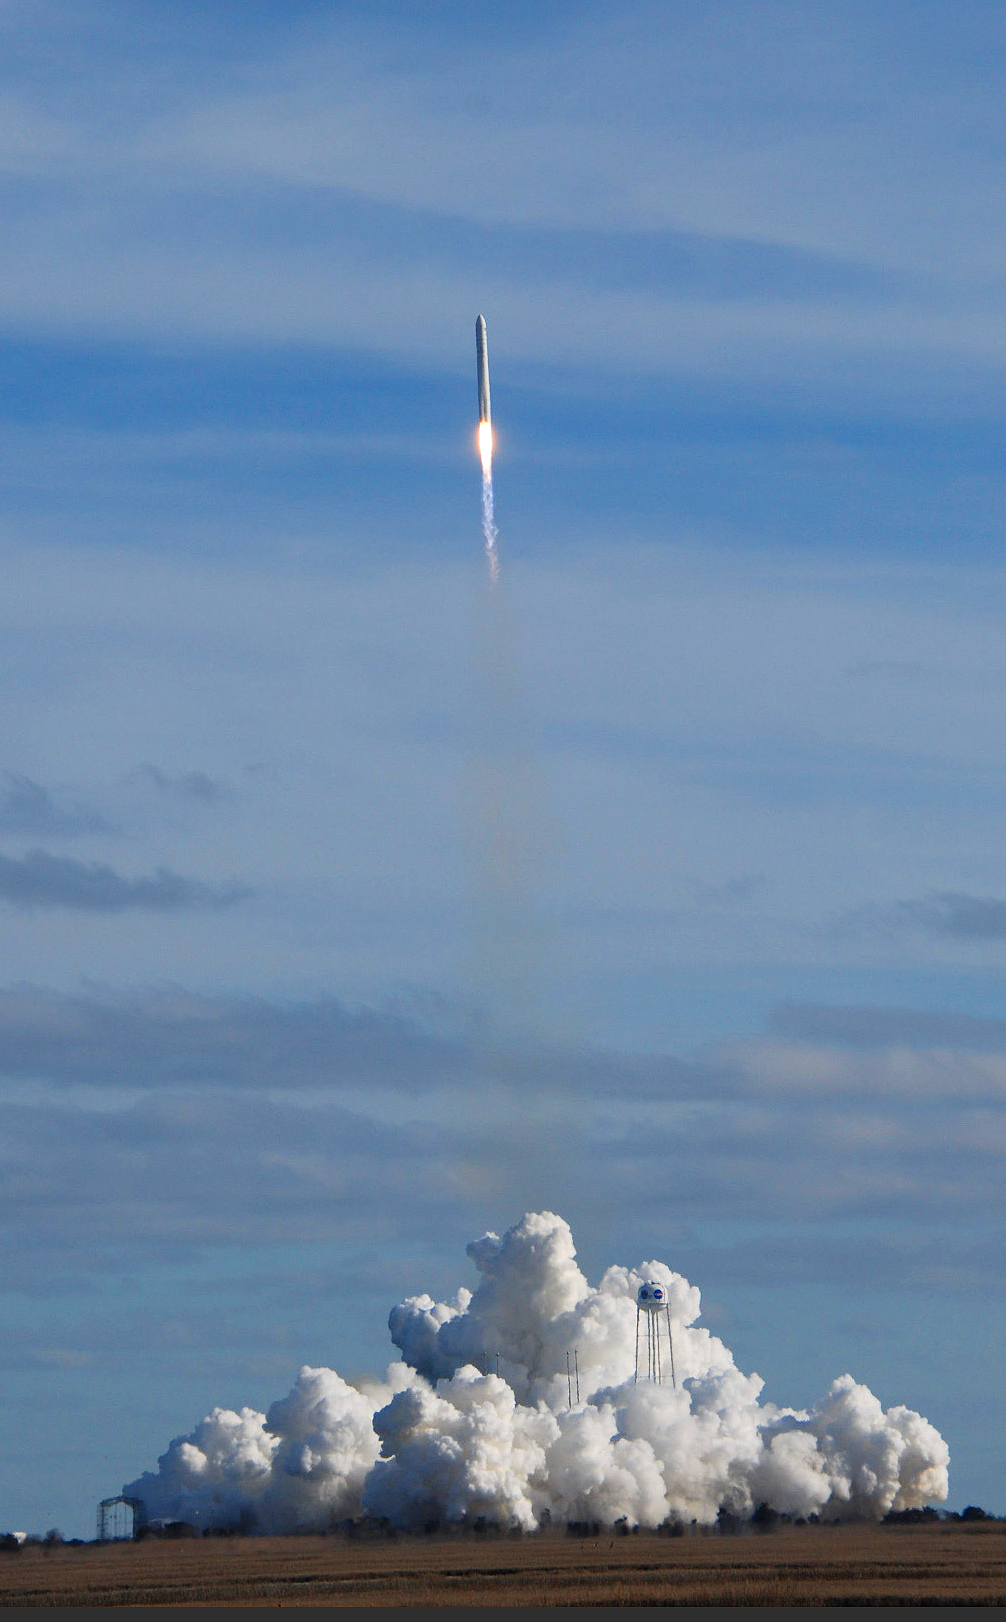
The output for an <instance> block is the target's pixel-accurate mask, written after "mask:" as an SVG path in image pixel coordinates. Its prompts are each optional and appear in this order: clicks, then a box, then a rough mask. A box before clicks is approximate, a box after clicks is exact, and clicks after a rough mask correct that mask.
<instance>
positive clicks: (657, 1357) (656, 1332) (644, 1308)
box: [636, 1279, 678, 1390]
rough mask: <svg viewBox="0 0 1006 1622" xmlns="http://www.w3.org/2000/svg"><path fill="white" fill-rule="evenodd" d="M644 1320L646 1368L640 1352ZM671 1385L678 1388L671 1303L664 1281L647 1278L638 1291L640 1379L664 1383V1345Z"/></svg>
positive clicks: (638, 1376) (637, 1328) (638, 1361)
mask: <svg viewBox="0 0 1006 1622" xmlns="http://www.w3.org/2000/svg"><path fill="white" fill-rule="evenodd" d="M640 1324H643V1325H645V1327H646V1370H645V1373H644V1371H643V1368H642V1364H641V1361H640V1355H639V1329H640ZM665 1347H666V1349H667V1364H668V1368H669V1369H670V1374H671V1385H672V1386H674V1388H675V1390H676V1389H677V1384H678V1382H677V1380H676V1379H675V1378H674V1341H673V1339H672V1337H671V1303H670V1300H669V1299H668V1295H667V1291H666V1290H665V1288H664V1286H663V1285H662V1284H653V1283H651V1282H650V1280H648V1279H647V1280H645V1281H644V1282H643V1283H642V1284H641V1285H640V1286H639V1289H638V1290H637V1291H636V1379H637V1381H638V1380H640V1379H644V1380H652V1382H653V1384H654V1385H663V1383H664V1348H665Z"/></svg>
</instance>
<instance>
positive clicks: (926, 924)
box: [898, 890, 1006, 941]
mask: <svg viewBox="0 0 1006 1622" xmlns="http://www.w3.org/2000/svg"><path fill="white" fill-rule="evenodd" d="M898 910H899V912H900V914H901V916H902V917H903V918H904V919H906V920H907V921H909V922H911V923H914V924H920V925H921V926H922V928H923V929H927V930H929V931H931V932H932V933H933V934H934V935H950V936H953V937H954V938H956V939H958V940H981V941H1001V940H1006V901H1001V900H999V899H998V897H996V896H977V895H967V894H966V893H965V892H964V891H961V890H933V891H931V892H930V894H929V895H927V896H925V897H924V898H923V899H922V900H920V901H902V902H901V903H900V904H899V908H898Z"/></svg>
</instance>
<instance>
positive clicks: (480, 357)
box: [475, 315, 492, 427]
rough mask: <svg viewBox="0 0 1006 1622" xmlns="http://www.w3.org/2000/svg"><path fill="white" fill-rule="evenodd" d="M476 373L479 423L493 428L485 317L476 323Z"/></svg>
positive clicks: (480, 317)
mask: <svg viewBox="0 0 1006 1622" xmlns="http://www.w3.org/2000/svg"><path fill="white" fill-rule="evenodd" d="M475 372H476V375H477V377H478V384H479V423H480V424H482V423H488V424H489V426H490V427H491V426H492V417H491V415H490V411H489V351H488V349H487V348H486V323H485V316H482V315H480V316H479V318H478V320H477V321H476V323H475Z"/></svg>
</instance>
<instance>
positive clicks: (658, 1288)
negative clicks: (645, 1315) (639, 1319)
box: [636, 1282, 667, 1312]
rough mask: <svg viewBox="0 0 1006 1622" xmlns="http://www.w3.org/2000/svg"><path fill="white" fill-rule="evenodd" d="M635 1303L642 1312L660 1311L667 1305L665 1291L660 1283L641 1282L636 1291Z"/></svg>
mask: <svg viewBox="0 0 1006 1622" xmlns="http://www.w3.org/2000/svg"><path fill="white" fill-rule="evenodd" d="M636 1305H637V1306H640V1307H642V1309H643V1311H644V1312H661V1311H662V1310H663V1309H664V1307H666V1305H667V1291H666V1290H665V1289H664V1286H663V1285H662V1284H650V1283H648V1282H647V1283H644V1284H641V1285H640V1286H639V1289H638V1291H637V1292H636Z"/></svg>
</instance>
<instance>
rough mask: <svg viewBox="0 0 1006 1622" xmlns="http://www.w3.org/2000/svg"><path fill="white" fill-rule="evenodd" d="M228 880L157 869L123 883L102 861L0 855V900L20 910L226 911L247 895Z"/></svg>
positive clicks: (243, 888) (40, 853)
mask: <svg viewBox="0 0 1006 1622" xmlns="http://www.w3.org/2000/svg"><path fill="white" fill-rule="evenodd" d="M251 893H252V892H251V890H250V889H249V888H248V886H247V885H244V884H240V883H238V882H237V880H231V881H229V882H228V883H225V884H216V885H214V884H204V883H202V882H201V881H200V880H198V879H189V878H185V877H183V875H182V874H180V873H173V872H172V871H171V869H170V868H167V867H159V868H157V869H156V871H155V872H154V873H153V874H152V875H150V876H145V877H141V878H135V879H133V878H124V877H123V875H122V874H121V873H117V872H116V871H115V869H114V868H112V867H109V866H108V865H107V864H106V863H104V862H82V861H78V860H77V859H76V858H75V857H72V856H53V855H51V854H50V852H49V851H45V850H30V851H28V852H27V853H26V854H25V855H24V856H0V901H6V902H7V903H8V904H9V905H10V906H14V907H23V908H41V907H66V908H70V909H73V910H77V911H82V912H128V911H148V912H180V911H191V910H193V909H203V908H210V909H214V908H220V907H229V906H231V905H233V903H234V902H236V901H243V900H245V899H246V897H248V896H250V895H251Z"/></svg>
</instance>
